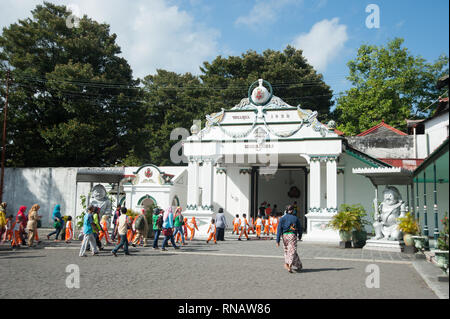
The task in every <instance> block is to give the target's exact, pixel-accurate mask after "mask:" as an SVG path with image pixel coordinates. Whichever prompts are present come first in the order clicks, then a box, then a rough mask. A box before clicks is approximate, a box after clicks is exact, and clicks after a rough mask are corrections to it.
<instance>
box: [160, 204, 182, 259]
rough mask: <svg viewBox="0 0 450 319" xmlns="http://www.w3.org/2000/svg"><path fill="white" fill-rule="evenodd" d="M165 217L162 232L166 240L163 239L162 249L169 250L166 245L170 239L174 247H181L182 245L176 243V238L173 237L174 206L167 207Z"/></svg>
mask: <svg viewBox="0 0 450 319" xmlns="http://www.w3.org/2000/svg"><path fill="white" fill-rule="evenodd" d="M163 218H164V219H163V226H162V233H163V235H164V241H163V244H162V247H161V250H162V251H167V249H166V245H167V243H168V241H169V240H170V242H171V243H172V247H173V248H174V249H180V247H178V246H177V245H176V244H175V239H174V238H173V212H172V207H169V208H167V211H166V212H164V217H163Z"/></svg>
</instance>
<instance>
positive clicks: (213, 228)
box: [206, 218, 217, 244]
mask: <svg viewBox="0 0 450 319" xmlns="http://www.w3.org/2000/svg"><path fill="white" fill-rule="evenodd" d="M208 234H209V237H208V239H207V240H206V243H209V241H210V240H211V239H214V244H217V242H216V225H215V220H214V218H213V219H211V224H209V227H208Z"/></svg>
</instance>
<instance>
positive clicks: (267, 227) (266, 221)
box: [263, 216, 270, 235]
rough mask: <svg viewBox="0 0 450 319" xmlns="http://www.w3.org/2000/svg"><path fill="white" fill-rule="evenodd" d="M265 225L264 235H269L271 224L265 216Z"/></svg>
mask: <svg viewBox="0 0 450 319" xmlns="http://www.w3.org/2000/svg"><path fill="white" fill-rule="evenodd" d="M263 224H264V235H269V232H270V223H269V220H268V219H267V216H264V220H263Z"/></svg>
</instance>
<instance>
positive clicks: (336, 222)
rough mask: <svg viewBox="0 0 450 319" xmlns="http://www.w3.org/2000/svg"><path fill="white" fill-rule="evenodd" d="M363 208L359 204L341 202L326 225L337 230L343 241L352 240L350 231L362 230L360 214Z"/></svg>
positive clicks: (362, 214) (361, 214) (362, 213)
mask: <svg viewBox="0 0 450 319" xmlns="http://www.w3.org/2000/svg"><path fill="white" fill-rule="evenodd" d="M364 215H365V211H364V208H362V206H360V205H347V204H342V205H341V207H340V209H339V211H338V212H337V213H336V214H335V215H334V216H333V217H332V218H331V220H330V222H329V223H328V226H329V227H331V228H333V229H335V230H338V231H339V237H340V238H341V240H342V241H343V242H350V241H351V240H352V231H354V230H357V231H361V230H362V216H364Z"/></svg>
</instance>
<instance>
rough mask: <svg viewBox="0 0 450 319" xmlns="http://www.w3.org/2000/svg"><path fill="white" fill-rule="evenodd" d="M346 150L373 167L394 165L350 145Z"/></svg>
mask: <svg viewBox="0 0 450 319" xmlns="http://www.w3.org/2000/svg"><path fill="white" fill-rule="evenodd" d="M344 152H345V153H347V154H348V155H350V156H352V157H354V158H356V159H358V160H360V161H361V162H364V163H366V164H367V165H369V166H371V167H392V166H391V165H389V164H388V163H385V162H382V161H380V160H378V159H376V158H374V157H372V156H369V155H367V154H364V153H362V152H359V151H357V150H355V149H353V148H350V147H349V146H347V149H346V150H345V151H344Z"/></svg>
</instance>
